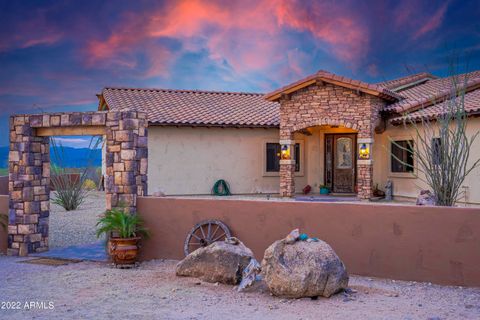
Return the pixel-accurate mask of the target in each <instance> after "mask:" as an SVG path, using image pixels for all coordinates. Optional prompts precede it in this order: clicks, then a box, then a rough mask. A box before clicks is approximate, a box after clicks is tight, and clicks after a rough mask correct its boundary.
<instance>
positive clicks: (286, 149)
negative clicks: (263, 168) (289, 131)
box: [280, 144, 291, 160]
mask: <svg viewBox="0 0 480 320" xmlns="http://www.w3.org/2000/svg"><path fill="white" fill-rule="evenodd" d="M280 159H281V160H290V159H291V156H290V145H288V144H283V145H282V148H281V157H280Z"/></svg>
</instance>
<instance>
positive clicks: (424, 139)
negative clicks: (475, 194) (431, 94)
mask: <svg viewBox="0 0 480 320" xmlns="http://www.w3.org/2000/svg"><path fill="white" fill-rule="evenodd" d="M454 71H455V70H454V69H453V68H452V69H451V72H450V74H452V76H450V77H449V79H450V80H451V85H449V89H448V94H447V96H446V97H445V98H444V99H443V100H442V101H432V105H431V106H430V107H428V109H421V110H419V112H418V113H417V114H419V116H415V117H413V116H411V115H409V114H408V113H406V114H404V115H403V125H404V127H405V129H406V130H408V129H413V136H412V138H413V142H412V141H410V140H408V141H407V144H406V145H405V144H399V143H397V142H396V141H394V140H393V139H392V138H390V137H389V139H390V141H391V143H392V144H394V145H395V146H396V147H397V148H399V149H400V150H403V151H405V152H407V154H410V155H411V156H412V157H413V159H415V162H416V163H415V170H412V171H413V172H412V174H414V175H415V176H416V177H417V178H419V179H420V180H421V181H423V182H425V184H426V185H427V186H428V188H430V191H431V192H432V193H433V195H434V197H435V204H436V205H438V206H454V205H455V203H456V202H457V201H458V200H459V198H460V196H461V188H462V184H463V182H464V181H465V178H466V177H467V176H468V175H469V174H470V173H472V171H473V170H474V169H475V168H477V167H479V166H480V159H472V157H471V151H472V148H473V146H474V143H475V141H476V140H477V137H478V135H479V132H478V131H477V132H470V133H469V132H467V126H468V114H467V110H465V96H466V89H467V84H468V82H469V81H468V80H469V79H468V74H464V75H455V73H454ZM427 110H431V111H434V112H433V113H432V112H428V111H427ZM391 155H392V157H394V158H395V159H396V160H397V161H398V162H400V163H401V164H403V165H404V166H407V167H411V168H412V169H414V168H413V165H412V164H411V163H410V164H409V163H406V162H405V161H404V160H403V159H400V158H399V157H397V156H396V155H395V154H394V153H393V152H392V153H391ZM416 171H418V172H419V173H422V175H419V174H418V173H417V172H416Z"/></svg>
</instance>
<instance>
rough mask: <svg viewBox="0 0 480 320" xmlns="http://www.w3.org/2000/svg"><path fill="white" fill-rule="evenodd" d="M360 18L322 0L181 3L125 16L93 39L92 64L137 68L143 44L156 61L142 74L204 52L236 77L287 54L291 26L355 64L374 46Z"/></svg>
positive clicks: (198, 0) (151, 73) (270, 64)
mask: <svg viewBox="0 0 480 320" xmlns="http://www.w3.org/2000/svg"><path fill="white" fill-rule="evenodd" d="M360 21H361V19H359V17H357V16H355V14H354V13H353V12H351V11H349V10H346V9H345V8H341V7H335V5H324V4H319V3H313V4H312V6H311V7H308V8H307V7H305V6H303V5H302V3H301V2H298V3H297V2H289V1H283V0H263V1H243V2H234V3H225V2H222V1H202V0H190V1H186V0H180V1H175V2H169V3H168V4H167V5H166V6H164V7H161V8H158V9H157V10H152V11H151V12H146V13H143V14H137V15H134V14H128V15H126V16H125V17H124V19H123V21H122V22H121V24H119V26H118V27H117V28H116V29H115V31H114V32H113V33H112V34H111V35H110V36H109V37H107V38H106V39H103V40H95V41H90V42H89V43H88V45H87V50H86V54H87V59H86V62H87V64H88V65H90V66H96V65H104V64H108V65H113V64H116V65H119V66H123V67H130V68H135V67H137V64H136V62H135V59H137V57H136V56H135V54H134V53H135V52H136V51H137V50H139V48H140V47H141V48H142V49H143V51H144V53H145V54H146V55H147V57H148V59H147V60H148V61H150V63H151V64H152V66H151V67H150V68H148V69H147V70H146V71H144V76H146V77H151V76H156V75H157V76H158V75H160V76H162V75H163V76H164V75H167V74H168V66H169V65H170V64H171V63H172V62H173V61H175V58H176V56H177V54H181V53H182V52H185V51H187V52H188V51H193V52H196V51H200V50H203V49H206V50H207V51H208V54H209V57H210V59H211V60H212V61H215V62H217V63H219V64H223V63H224V62H225V61H226V62H227V63H228V64H229V65H230V66H231V67H232V68H233V71H234V72H235V73H237V74H245V73H248V72H252V71H268V70H270V69H271V68H272V67H274V66H275V65H276V64H279V63H282V62H283V63H285V62H286V61H287V60H288V59H289V58H288V55H287V52H288V51H289V50H291V49H292V48H291V46H292V42H287V41H285V39H284V37H285V33H286V31H288V30H292V29H293V30H296V31H299V32H307V33H310V34H311V35H312V36H313V37H314V39H318V40H319V43H318V44H317V45H318V46H319V47H320V48H321V49H322V50H324V51H327V52H329V53H330V54H331V55H334V56H335V57H337V58H338V59H340V60H342V61H345V62H348V63H350V64H351V65H357V64H359V62H360V61H361V60H362V59H363V58H364V57H365V56H366V54H367V52H368V44H369V36H368V30H367V29H366V28H365V27H364V26H363V25H362V24H361V22H360ZM162 38H171V39H176V40H179V41H180V43H181V44H182V49H181V50H182V51H181V52H179V53H178V52H172V51H171V50H170V49H168V48H167V47H165V46H162V45H161V44H159V43H158V42H155V40H156V39H162ZM293 45H295V44H294V41H293ZM299 65H301V63H299ZM295 73H297V74H298V73H300V71H299V70H295Z"/></svg>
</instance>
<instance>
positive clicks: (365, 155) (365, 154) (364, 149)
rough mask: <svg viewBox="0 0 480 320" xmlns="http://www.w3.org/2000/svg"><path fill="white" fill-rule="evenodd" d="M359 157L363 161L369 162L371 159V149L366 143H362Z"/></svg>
mask: <svg viewBox="0 0 480 320" xmlns="http://www.w3.org/2000/svg"><path fill="white" fill-rule="evenodd" d="M358 157H359V158H360V159H362V160H368V159H369V158H370V149H369V148H368V146H367V144H366V143H361V144H360V147H359V148H358Z"/></svg>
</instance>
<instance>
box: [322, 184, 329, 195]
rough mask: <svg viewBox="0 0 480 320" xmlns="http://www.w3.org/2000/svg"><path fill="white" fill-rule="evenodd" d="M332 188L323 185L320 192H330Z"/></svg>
mask: <svg viewBox="0 0 480 320" xmlns="http://www.w3.org/2000/svg"><path fill="white" fill-rule="evenodd" d="M329 193H330V189H329V188H328V187H327V186H324V185H321V186H320V194H329Z"/></svg>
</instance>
